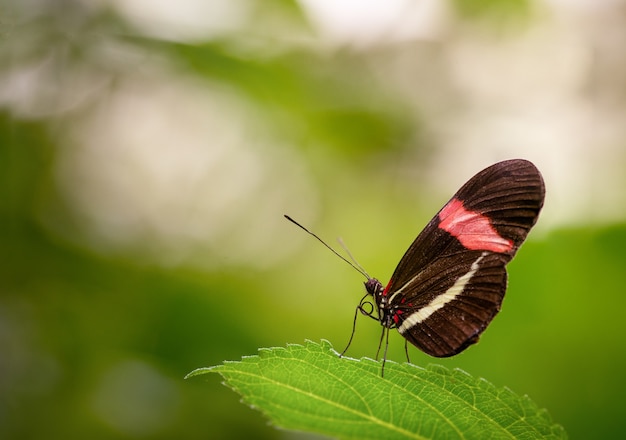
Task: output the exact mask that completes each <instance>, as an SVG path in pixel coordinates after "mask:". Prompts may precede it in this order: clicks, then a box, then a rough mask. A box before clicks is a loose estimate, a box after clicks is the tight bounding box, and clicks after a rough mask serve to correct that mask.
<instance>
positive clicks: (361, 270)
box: [337, 237, 370, 280]
mask: <svg viewBox="0 0 626 440" xmlns="http://www.w3.org/2000/svg"><path fill="white" fill-rule="evenodd" d="M337 241H339V244H340V245H341V247H342V248H343V250H344V251H346V254H348V256H349V257H350V259H351V260H352V262H353V263H354V265H355V266H356V267H358V268H359V272H361V273H362V274H363V275H365V276H366V277H367V279H368V280H369V279H370V276H369V275H368V274H367V272H366V271H365V269H363V266H361V265H360V264H359V262H358V261H356V258H354V257H353V256H352V252H350V249H348V246H346V244H345V243H344V242H343V240H342V239H341V237H340V238H338V239H337Z"/></svg>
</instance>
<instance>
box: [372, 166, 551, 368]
mask: <svg viewBox="0 0 626 440" xmlns="http://www.w3.org/2000/svg"><path fill="white" fill-rule="evenodd" d="M544 194H545V188H544V183H543V179H542V177H541V174H540V173H539V171H538V170H537V168H536V167H535V166H534V165H533V164H532V163H530V162H528V161H525V160H520V159H516V160H508V161H504V162H499V163H496V164H494V165H492V166H490V167H488V168H486V169H484V170H483V171H481V172H480V173H478V174H476V175H475V176H474V177H472V178H471V179H470V180H469V181H468V182H467V183H466V184H465V185H463V187H461V189H460V190H459V191H458V192H457V193H456V194H455V195H454V196H453V197H452V198H451V199H450V201H449V202H448V203H447V204H446V205H445V206H444V207H443V208H442V209H441V210H440V211H439V212H438V213H437V215H436V216H435V217H434V218H433V219H432V220H431V221H430V222H429V223H428V225H427V226H426V228H424V230H423V231H422V232H421V233H420V234H419V235H418V237H417V238H416V239H415V241H414V242H413V243H412V244H411V246H410V247H409V249H408V250H407V251H406V253H405V254H404V256H403V257H402V259H401V260H400V263H399V264H398V267H397V268H396V270H395V271H394V274H393V275H392V277H391V280H390V281H389V283H388V285H387V287H386V288H385V290H384V292H383V296H387V297H388V300H387V302H388V304H389V306H388V307H389V310H390V313H393V321H394V325H395V327H397V328H398V330H399V331H400V333H401V334H402V335H403V336H404V337H405V338H407V340H409V341H410V342H411V343H412V344H414V345H416V346H417V347H418V348H420V349H421V350H423V351H424V352H426V353H428V354H430V355H432V356H436V357H446V356H452V355H454V354H457V353H459V352H461V351H463V350H464V349H465V348H467V347H468V346H469V345H471V344H472V343H474V342H476V341H477V340H478V336H479V335H480V333H482V331H483V330H484V329H485V328H486V327H487V325H488V324H489V322H491V320H492V319H493V317H494V316H495V315H496V314H497V313H498V311H499V310H500V305H501V303H502V299H503V297H504V293H505V291H506V282H507V274H506V269H505V266H506V264H507V263H508V262H509V261H510V260H511V258H513V256H514V255H515V253H516V252H517V250H518V249H519V247H520V246H521V244H522V243H523V241H524V240H525V239H526V236H527V235H528V232H529V231H530V228H531V227H532V226H533V225H534V224H535V222H536V221H537V217H538V215H539V211H540V210H541V207H542V206H543V200H544Z"/></svg>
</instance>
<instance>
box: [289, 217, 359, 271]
mask: <svg viewBox="0 0 626 440" xmlns="http://www.w3.org/2000/svg"><path fill="white" fill-rule="evenodd" d="M285 218H286V219H287V220H289V221H290V222H291V223H293V224H294V225H296V226H299V227H300V228H301V229H302V230H304V232H306V233H307V234H309V235H312V236H313V237H315V238H317V240H318V241H319V242H320V243H322V244H323V245H324V246H326V247H327V248H328V249H330V250H331V251H332V253H333V254H335V255H337V256H338V257H339V258H341V259H342V260H343V261H345V262H346V263H348V264H349V265H350V266H352V268H353V269H354V270H356V271H357V272H359V273H360V274H361V275H363V276H364V277H365V278H367V279H368V280H369V279H370V276H369V275H368V274H367V272H365V270H363V268H362V267H361V266H360V265H359V263H356V261H355V262H354V263H356V264H354V263H352V262H351V261H350V260H348V259H346V258H345V257H344V256H343V255H341V254H340V253H339V252H337V251H336V250H334V249H333V248H332V247H330V246H329V245H328V244H327V243H326V242H325V241H324V240H322V239H321V238H319V237H318V236H317V235H316V234H314V233H313V232H311V231H309V230H308V229H307V228H305V227H304V226H302V225H301V224H300V223H298V222H297V221H295V220H294V219H292V218H291V217H289V216H288V215H287V214H285ZM342 247H343V244H342ZM344 249H345V248H344ZM348 255H350V258H351V259H352V260H353V261H354V258H353V257H352V255H351V254H350V252H348Z"/></svg>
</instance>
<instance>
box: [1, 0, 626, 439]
mask: <svg viewBox="0 0 626 440" xmlns="http://www.w3.org/2000/svg"><path fill="white" fill-rule="evenodd" d="M382 3H384V5H383V4H382ZM625 12H626V11H625V10H624V8H623V5H621V4H620V3H619V2H598V3H594V2H583V1H580V2H577V1H573V2H551V3H543V2H531V1H524V0H516V1H493V0H492V1H486V0H481V1H479V0H472V1H449V2H440V1H425V2H409V1H402V0H395V1H393V2H353V1H347V2H334V3H333V2H330V1H304V0H303V1H302V2H292V1H287V0H282V1H281V0H271V1H264V2H261V1H255V0H245V1H244V0H238V1H226V0H224V1H216V0H213V1H204V2H201V1H191V0H187V1H181V2H148V1H140V0H133V1H121V0H120V1H113V0H110V1H104V0H103V1H99V2H89V1H86V0H85V1H79V0H60V1H37V0H30V1H19V2H18V1H1V2H0V236H1V239H0V248H1V249H2V252H0V438H3V439H5V438H6V439H31V438H32V439H39V438H47V439H79V438H81V439H82V438H92V439H109V438H125V439H169V438H184V439H206V438H211V439H213V438H216V439H238V438H267V439H288V438H294V439H300V438H312V436H309V435H306V434H298V433H290V432H284V431H279V430H275V429H273V428H271V427H269V426H267V422H266V421H265V419H264V418H263V417H262V416H261V415H260V414H259V413H257V412H255V411H253V410H251V409H249V408H248V407H246V406H244V405H242V404H240V403H239V397H238V396H237V395H236V394H235V393H233V392H231V391H230V390H228V389H227V388H225V387H223V386H222V385H220V380H219V378H218V377H217V376H216V377H212V378H208V380H189V381H184V380H183V377H184V375H185V374H187V373H188V372H190V371H191V370H193V369H195V368H197V367H203V366H210V365H215V364H218V363H220V362H222V361H223V360H237V359H240V357H241V356H244V355H252V354H255V353H256V350H257V348H259V347H270V346H284V345H285V344H286V343H302V342H303V341H304V340H305V339H311V340H314V341H318V340H320V339H321V338H324V339H328V340H329V341H331V342H332V343H333V344H334V346H335V348H336V349H338V350H341V349H343V347H344V344H345V343H346V342H347V339H348V337H349V333H350V329H351V325H352V316H353V311H354V307H355V306H356V304H357V302H358V300H359V299H360V298H361V296H362V294H363V287H362V284H361V283H362V281H363V279H361V277H360V276H359V275H358V274H357V273H356V272H354V271H352V270H351V269H350V268H349V267H348V266H347V265H345V264H344V263H342V262H341V261H340V260H338V259H337V258H336V257H334V256H333V255H332V254H330V253H329V252H328V251H327V250H325V249H324V248H323V247H322V246H320V245H319V244H318V243H316V242H315V241H314V240H312V239H311V238H310V237H308V236H306V234H304V233H302V232H301V231H299V230H298V229H297V228H295V227H294V226H293V225H290V224H289V223H287V222H286V221H285V220H284V219H283V217H282V215H283V214H284V213H288V214H290V215H292V216H293V217H294V218H296V219H297V220H299V221H300V222H302V223H303V224H305V225H307V226H309V227H310V228H312V229H313V230H315V231H316V232H317V233H318V234H319V235H321V236H323V237H325V238H327V239H328V240H329V241H330V242H331V243H332V242H333V240H334V237H336V236H338V235H341V236H342V238H343V240H344V241H345V242H346V243H347V245H348V246H349V248H350V250H351V252H352V253H353V254H354V255H355V256H356V258H357V259H358V260H359V262H360V263H361V264H362V265H363V266H364V267H365V268H366V270H367V271H368V272H369V273H370V274H371V275H372V276H376V277H378V278H380V279H381V281H383V283H385V282H386V280H387V279H388V277H389V276H390V275H391V273H392V271H393V269H394V267H395V265H396V263H397V262H398V261H399V259H400V257H401V255H402V254H403V252H404V251H405V249H406V248H407V247H408V245H409V244H410V242H411V241H412V240H413V238H414V237H415V236H416V235H417V233H418V232H419V231H420V230H421V228H422V227H423V225H425V224H426V222H427V221H428V220H429V219H430V218H431V216H432V215H433V214H434V213H435V212H436V211H437V210H438V209H439V208H440V207H441V205H442V204H443V203H444V202H445V201H446V200H447V199H448V198H449V197H450V196H451V195H452V193H453V192H454V191H455V190H456V189H457V188H458V187H459V186H460V185H461V184H462V183H464V182H465V181H466V180H467V179H468V178H469V177H471V176H472V175H473V174H474V173H476V172H477V171H479V170H480V169H482V168H483V167H485V166H487V165H490V164H491V163H493V162H496V161H498V160H502V159H506V158H513V157H523V158H527V159H530V160H532V161H534V162H535V164H536V165H537V166H538V167H539V168H540V169H541V170H542V171H543V173H544V177H545V180H546V186H547V198H546V205H545V209H544V212H543V213H542V216H541V218H540V220H539V224H538V226H537V227H536V228H535V230H534V231H533V233H532V234H531V236H530V237H529V240H528V242H527V243H526V244H525V245H524V247H523V248H522V250H521V251H520V253H519V255H518V256H517V258H516V259H515V261H513V262H512V263H511V264H510V266H509V274H510V286H509V290H508V293H507V297H506V299H505V301H504V307H503V311H502V312H501V314H500V315H499V316H498V318H497V319H495V321H494V322H493V324H492V325H491V326H490V328H489V329H488V330H487V331H486V332H485V333H484V335H483V337H482V340H481V343H480V344H478V345H476V346H474V347H472V348H471V349H469V350H467V351H466V352H464V353H462V354H461V355H459V356H456V357H454V358H452V359H442V360H433V359H431V358H428V357H427V356H426V355H423V354H421V353H418V351H417V350H412V351H411V356H412V361H413V362H414V363H416V364H418V365H425V364H427V363H430V362H436V363H439V364H443V365H445V366H448V367H460V368H462V369H464V370H466V371H467V372H469V373H471V374H472V375H475V376H480V377H484V378H486V379H488V380H489V381H491V382H493V383H494V384H496V385H497V386H508V387H510V388H511V389H513V390H514V391H515V392H517V393H519V394H528V395H529V396H530V397H531V398H532V399H533V400H534V401H536V402H537V403H538V404H539V405H540V406H542V407H545V408H547V409H548V410H549V412H550V414H551V415H552V417H553V418H554V420H555V421H556V422H558V423H561V424H562V425H563V426H564V427H565V428H566V430H567V431H568V433H569V435H570V437H571V438H573V439H588V438H605V439H609V438H621V436H622V435H623V432H624V431H626V414H625V410H624V405H623V402H622V401H623V395H624V391H626V374H625V373H624V372H625V371H626V350H625V349H626V329H625V328H624V325H622V324H623V323H624V322H625V318H624V316H623V315H624V313H623V310H624V309H625V308H626V295H625V293H626V292H625V289H624V284H623V279H624V273H625V268H626V215H625V214H626V191H625V189H626V173H625V170H626V167H625V166H626V157H625V152H626V148H625V146H626V124H624V121H625V116H626V113H625V110H626V93H624V91H625V90H626V88H625V83H624V78H626V75H625V73H626V50H625V49H626V46H625V45H626V13H625ZM620 323H622V324H620ZM379 334H380V327H379V326H378V325H376V323H374V322H372V321H370V320H367V319H364V318H363V319H361V320H360V321H359V322H358V326H357V334H356V336H355V341H354V344H353V345H352V347H351V348H350V352H349V355H351V356H354V357H361V356H370V357H371V356H373V355H374V353H375V350H376V345H377V342H378V337H379ZM392 336H394V337H393V338H392V341H391V347H390V354H389V358H390V359H392V360H396V361H403V360H404V353H403V340H402V339H401V338H400V337H399V336H398V335H392Z"/></svg>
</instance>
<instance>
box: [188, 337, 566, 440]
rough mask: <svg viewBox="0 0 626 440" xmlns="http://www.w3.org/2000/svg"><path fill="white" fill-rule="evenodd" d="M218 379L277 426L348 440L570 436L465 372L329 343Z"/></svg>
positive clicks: (280, 353) (274, 351) (233, 366)
mask: <svg viewBox="0 0 626 440" xmlns="http://www.w3.org/2000/svg"><path fill="white" fill-rule="evenodd" d="M205 373H219V374H221V375H222V377H223V378H224V379H225V380H226V384H227V385H228V386H230V387H232V388H233V389H234V390H235V391H236V392H238V393H239V394H241V395H242V396H243V398H244V400H245V401H246V402H247V403H248V404H249V405H250V406H252V407H253V408H256V409H259V410H260V411H262V412H263V413H265V414H266V415H267V417H269V418H270V419H271V421H272V422H273V423H274V424H276V425H277V426H280V427H283V428H287V429H293V430H299V431H311V432H317V433H321V434H325V435H329V436H332V437H336V438H342V439H387V438H411V439H433V438H436V439H481V440H482V439H500V438H502V439H517V438H520V439H534V438H566V434H565V431H564V430H563V428H561V427H560V426H559V425H555V424H553V423H552V421H551V420H550V417H549V416H548V414H547V412H546V411H545V410H541V409H539V408H538V407H537V405H535V404H534V403H533V402H532V401H531V400H530V399H529V398H528V397H526V396H524V397H520V396H517V395H516V394H514V393H513V392H512V391H510V390H508V389H506V388H504V389H498V388H496V387H495V386H493V385H492V384H490V383H489V382H487V381H485V380H484V379H476V378H473V377H471V376H470V375H469V374H467V373H465V372H463V371H461V370H453V371H450V370H448V369H446V368H444V367H441V366H437V365H431V366H428V367H427V368H420V367H417V366H415V365H411V364H397V363H395V362H391V361H387V363H386V364H385V377H384V378H382V377H381V363H380V362H376V361H373V360H371V359H361V360H356V359H350V358H339V357H338V355H337V352H335V351H334V350H333V349H332V346H331V345H330V343H329V342H327V341H322V343H321V344H317V343H314V342H311V341H307V342H306V344H305V345H304V346H303V345H288V346H287V348H269V349H260V350H259V355H258V356H250V357H244V358H243V359H242V360H241V361H240V362H232V361H227V362H225V363H224V364H222V365H218V366H215V367H210V368H200V369H197V370H195V371H192V372H191V373H189V374H188V375H187V377H192V376H198V375H201V374H205Z"/></svg>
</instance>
